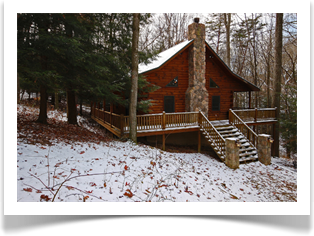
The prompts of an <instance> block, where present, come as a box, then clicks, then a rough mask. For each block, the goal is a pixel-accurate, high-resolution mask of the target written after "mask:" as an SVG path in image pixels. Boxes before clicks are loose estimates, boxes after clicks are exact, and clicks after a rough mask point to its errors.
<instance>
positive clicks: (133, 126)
mask: <svg viewBox="0 0 314 236" xmlns="http://www.w3.org/2000/svg"><path fill="white" fill-rule="evenodd" d="M139 29H140V14H139V13H134V14H133V37H132V78H131V83H132V84H131V93H130V139H131V140H132V141H133V142H135V143H137V133H136V130H137V122H136V107H137V90H138V61H139V56H138V41H139Z"/></svg>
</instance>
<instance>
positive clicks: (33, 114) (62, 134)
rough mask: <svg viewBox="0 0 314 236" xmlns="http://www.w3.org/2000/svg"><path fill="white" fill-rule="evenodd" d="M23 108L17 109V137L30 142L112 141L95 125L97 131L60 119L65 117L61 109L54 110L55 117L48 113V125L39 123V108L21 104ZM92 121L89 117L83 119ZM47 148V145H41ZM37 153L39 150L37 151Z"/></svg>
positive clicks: (42, 143) (50, 143)
mask: <svg viewBox="0 0 314 236" xmlns="http://www.w3.org/2000/svg"><path fill="white" fill-rule="evenodd" d="M22 102H23V101H22ZM21 106H22V107H23V109H17V110H18V112H17V134H18V136H17V138H18V140H23V142H25V143H29V144H41V145H48V146H51V145H54V142H55V141H58V142H61V141H64V142H67V143H68V142H82V143H84V142H86V141H87V140H88V142H93V143H100V142H110V141H112V139H111V138H109V137H107V136H106V134H105V133H104V131H103V130H101V129H100V128H96V127H93V129H94V130H95V131H96V133H94V132H91V131H89V130H87V129H85V128H83V127H80V126H77V125H70V124H68V123H67V122H66V121H62V120H58V118H56V117H63V116H64V114H63V112H61V111H54V117H51V115H50V114H49V115H50V116H49V115H48V120H47V122H48V125H45V124H40V123H37V122H36V120H37V119H38V114H39V109H38V108H37V107H36V108H31V107H29V106H26V105H20V107H21ZM83 122H84V123H88V122H90V120H89V119H86V121H83ZM40 149H43V150H44V149H46V147H43V146H42V147H40ZM36 153H37V152H36Z"/></svg>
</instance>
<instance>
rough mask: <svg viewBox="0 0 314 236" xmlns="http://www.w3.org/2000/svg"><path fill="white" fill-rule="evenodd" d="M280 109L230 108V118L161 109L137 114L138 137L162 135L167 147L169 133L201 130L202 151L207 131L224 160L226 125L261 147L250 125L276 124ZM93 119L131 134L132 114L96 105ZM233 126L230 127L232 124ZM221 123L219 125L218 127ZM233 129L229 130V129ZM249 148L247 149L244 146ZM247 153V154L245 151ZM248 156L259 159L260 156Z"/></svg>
mask: <svg viewBox="0 0 314 236" xmlns="http://www.w3.org/2000/svg"><path fill="white" fill-rule="evenodd" d="M275 115H276V109H275V108H271V109H246V110H231V109H230V111H229V120H212V121H210V120H208V118H207V117H206V116H205V115H204V114H203V113H202V112H182V113H165V112H163V113H159V114H147V115H138V116H137V137H144V136H156V135H162V146H163V150H165V140H166V138H165V136H166V134H174V133H186V132H195V131H197V132H198V151H199V152H200V150H201V134H203V135H204V137H205V138H206V140H207V141H208V143H209V144H210V146H212V148H213V149H214V150H215V152H216V153H217V155H218V156H219V158H220V159H221V160H222V161H223V160H224V157H225V138H226V135H227V136H230V135H229V134H226V131H221V128H223V129H224V127H227V128H230V126H232V127H231V129H232V131H233V130H236V134H239V133H241V135H242V136H241V137H242V139H243V142H244V144H249V145H250V149H251V150H253V149H256V147H257V141H258V138H257V134H256V133H255V130H254V129H253V130H252V129H251V128H250V127H249V126H256V125H261V124H275V123H276V122H277V120H276V116H275ZM91 117H92V119H94V120H95V121H96V122H98V123H99V124H100V125H102V126H103V127H105V128H106V129H107V130H109V131H110V132H111V133H113V134H114V135H116V136H117V137H119V138H128V136H129V117H128V116H124V115H117V114H114V113H112V112H107V111H104V110H101V109H98V108H96V107H92V114H91ZM228 126H229V127H228ZM218 127H219V128H218ZM228 132H229V131H228ZM243 150H247V149H243ZM243 155H244V154H243ZM247 158H254V159H256V158H257V156H254V157H253V156H251V157H247Z"/></svg>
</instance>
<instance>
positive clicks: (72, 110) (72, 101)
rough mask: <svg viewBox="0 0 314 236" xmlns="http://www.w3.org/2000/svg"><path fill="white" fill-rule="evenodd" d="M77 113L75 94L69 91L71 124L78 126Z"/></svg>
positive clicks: (69, 117)
mask: <svg viewBox="0 0 314 236" xmlns="http://www.w3.org/2000/svg"><path fill="white" fill-rule="evenodd" d="M76 113H77V109H76V102H75V92H74V91H73V90H71V89H67V115H68V123H69V124H72V125H77V117H76Z"/></svg>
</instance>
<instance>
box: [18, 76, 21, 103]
mask: <svg viewBox="0 0 314 236" xmlns="http://www.w3.org/2000/svg"><path fill="white" fill-rule="evenodd" d="M20 90H21V88H20V77H19V73H17V104H19V103H20Z"/></svg>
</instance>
